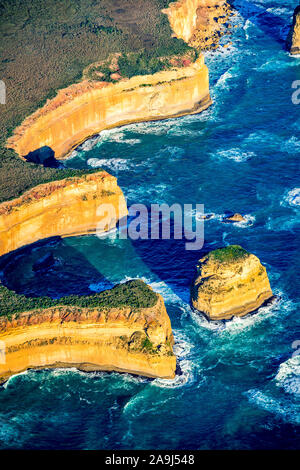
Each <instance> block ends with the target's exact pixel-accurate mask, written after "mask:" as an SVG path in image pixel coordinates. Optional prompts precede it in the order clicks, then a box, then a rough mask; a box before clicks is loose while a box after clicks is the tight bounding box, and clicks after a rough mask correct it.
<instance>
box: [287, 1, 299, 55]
mask: <svg viewBox="0 0 300 470" xmlns="http://www.w3.org/2000/svg"><path fill="white" fill-rule="evenodd" d="M287 47H288V49H289V51H290V53H291V54H292V55H297V54H300V5H298V6H297V8H296V9H295V11H294V16H293V24H292V27H291V30H290V32H289V35H288V38H287Z"/></svg>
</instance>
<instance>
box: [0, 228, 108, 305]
mask: <svg viewBox="0 0 300 470" xmlns="http://www.w3.org/2000/svg"><path fill="white" fill-rule="evenodd" d="M80 238H81V239H83V238H84V237H80ZM0 271H1V273H0V279H1V281H2V284H3V285H4V286H6V287H7V288H8V289H11V290H13V291H15V292H17V293H18V294H24V295H26V296H27V297H42V296H49V297H51V298H60V297H63V296H68V295H92V294H93V293H94V291H93V290H91V289H90V286H91V285H92V284H95V285H97V286H101V289H99V290H106V289H111V288H112V287H114V285H115V284H114V283H112V282H111V281H110V280H108V279H107V277H106V276H105V275H104V274H103V273H102V272H101V270H100V269H97V267H95V266H94V265H92V264H91V263H90V262H89V261H88V260H87V258H86V257H85V256H84V254H82V253H81V252H80V251H78V250H77V249H76V247H74V246H72V245H71V244H70V242H68V239H65V238H61V237H52V238H48V239H45V240H42V241H38V242H36V243H33V244H31V245H28V246H26V247H22V248H19V249H18V250H15V251H13V252H11V253H9V254H7V255H4V256H2V257H1V258H0Z"/></svg>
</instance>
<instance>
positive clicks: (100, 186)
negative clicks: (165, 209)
mask: <svg viewBox="0 0 300 470" xmlns="http://www.w3.org/2000/svg"><path fill="white" fill-rule="evenodd" d="M101 204H112V207H113V208H114V209H115V213H113V212H112V213H111V214H104V213H101V211H99V209H98V208H99V206H101ZM126 214H127V207H126V201H125V198H124V196H123V193H122V191H121V189H120V188H119V186H118V185H117V179H116V178H115V177H114V176H111V175H109V174H108V173H106V172H105V171H100V172H97V173H92V174H87V175H85V176H83V177H80V178H79V177H74V178H68V179H64V180H61V181H54V182H52V183H47V184H42V185H40V186H37V187H35V188H33V189H31V190H30V191H28V192H27V193H25V194H23V195H22V196H21V197H19V198H17V199H13V200H12V201H8V202H4V203H2V204H0V256H1V255H3V254H6V253H8V252H10V251H13V250H16V249H17V248H20V247H21V246H24V245H27V244H30V243H33V242H35V241H37V240H41V239H44V238H48V237H52V236H71V235H82V234H86V233H91V232H95V231H96V229H97V228H99V226H100V225H101V221H102V220H103V217H107V226H104V227H103V229H105V230H107V229H110V228H113V227H114V226H115V225H116V223H117V221H118V220H119V219H120V218H121V217H124V216H125V215H126ZM98 224H99V225H98Z"/></svg>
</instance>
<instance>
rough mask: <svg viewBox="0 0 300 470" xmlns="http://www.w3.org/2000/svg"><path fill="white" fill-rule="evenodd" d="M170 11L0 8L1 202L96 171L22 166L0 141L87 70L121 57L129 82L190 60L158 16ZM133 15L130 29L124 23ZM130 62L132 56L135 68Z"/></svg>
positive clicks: (147, 4) (146, 5)
mask: <svg viewBox="0 0 300 470" xmlns="http://www.w3.org/2000/svg"><path fill="white" fill-rule="evenodd" d="M169 3H170V1H169V0H128V1H127V2H124V5H122V9H121V10H122V11H119V10H118V9H116V8H115V2H114V1H113V0H102V1H93V0H76V2H70V1H69V0H60V1H59V2H57V0H44V1H43V2H40V1H36V2H32V1H31V0H2V1H1V2H0V55H1V61H0V70H1V80H4V82H5V83H6V86H7V90H9V93H8V100H7V104H6V105H5V106H3V108H1V113H0V136H1V142H0V202H3V201H6V200H10V199H13V198H15V197H18V196H20V195H21V194H23V193H24V192H25V191H27V190H29V189H31V188H33V187H34V186H36V185H38V184H42V183H48V182H51V181H55V180H60V179H64V178H65V177H71V176H81V175H82V174H84V173H88V172H93V171H99V169H97V170H91V171H88V170H83V171H79V170H73V171H72V172H70V170H65V169H63V168H61V169H60V168H57V169H54V168H44V167H43V166H42V165H36V164H33V163H27V162H24V161H22V160H21V159H20V158H19V157H18V156H17V155H16V154H15V153H14V152H13V151H11V150H8V149H6V148H5V141H6V139H7V137H9V136H10V135H11V134H12V133H13V131H14V129H15V128H16V127H17V126H18V125H20V124H21V122H22V121H23V120H24V119H25V118H26V117H27V116H28V115H30V114H31V113H33V112H34V111H35V110H36V109H38V108H40V107H41V106H43V105H44V104H45V102H46V101H47V99H50V98H53V97H54V96H55V95H56V93H57V90H59V89H61V88H65V87H67V86H69V85H71V84H72V83H74V82H77V81H79V80H81V78H82V72H83V69H85V68H86V67H87V66H89V65H90V64H91V63H95V62H102V61H103V62H104V61H106V60H107V59H108V57H109V56H110V55H111V54H115V53H118V52H121V53H122V54H123V56H124V70H125V69H126V70H127V71H128V74H129V76H132V74H136V73H140V74H146V73H155V72H156V71H159V70H162V69H164V68H166V67H167V66H168V64H167V60H165V59H166V58H167V57H169V56H171V55H174V54H181V53H184V52H185V51H189V52H190V53H191V54H193V53H194V52H193V49H191V48H189V46H187V45H186V44H185V43H184V42H183V41H181V40H178V39H176V38H173V37H172V30H171V27H170V25H169V21H168V18H167V16H166V15H165V14H162V12H161V10H162V9H163V8H166V7H167V6H168V5H169ZM133 14H134V17H135V18H136V23H135V24H134V25H132V23H131V22H130V21H124V18H128V19H130V18H131V17H132V15H133ZM20 44H24V48H25V49H24V54H20V53H19V51H20ZM41 44H42V45H43V46H42V47H41ZM130 54H133V55H135V56H136V58H135V60H133V59H132V62H131V60H129V57H130ZM123 56H122V57H123ZM160 58H161V59H160ZM135 67H136V68H135ZM104 72H105V77H104V79H105V80H107V81H112V80H111V78H110V75H111V71H110V70H109V69H108V67H106V69H105V70H104ZM94 79H96V77H94ZM33 84H34V86H33ZM12 97H13V98H12Z"/></svg>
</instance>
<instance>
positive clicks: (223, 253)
mask: <svg viewBox="0 0 300 470" xmlns="http://www.w3.org/2000/svg"><path fill="white" fill-rule="evenodd" d="M248 255H249V253H248V251H246V250H244V248H242V247H241V246H239V245H230V246H226V247H225V248H220V249H218V250H214V251H211V252H210V253H209V255H208V256H209V258H210V259H212V260H214V261H218V262H220V263H228V262H231V261H235V260H238V259H240V258H245V257H246V256H248Z"/></svg>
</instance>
